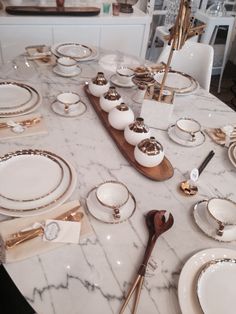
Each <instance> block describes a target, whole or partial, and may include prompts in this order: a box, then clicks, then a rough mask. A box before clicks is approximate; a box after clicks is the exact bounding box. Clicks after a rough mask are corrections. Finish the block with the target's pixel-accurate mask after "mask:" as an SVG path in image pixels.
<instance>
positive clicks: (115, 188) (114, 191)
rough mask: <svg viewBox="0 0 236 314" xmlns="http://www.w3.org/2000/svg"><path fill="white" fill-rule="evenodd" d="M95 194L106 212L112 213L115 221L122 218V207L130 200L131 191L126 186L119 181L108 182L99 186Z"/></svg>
mask: <svg viewBox="0 0 236 314" xmlns="http://www.w3.org/2000/svg"><path fill="white" fill-rule="evenodd" d="M95 194H96V198H97V200H98V202H99V203H100V204H101V205H102V208H103V209H104V212H106V213H110V212H111V211H112V215H113V217H114V218H115V219H120V218H121V207H122V206H124V205H125V204H126V203H127V202H128V199H129V190H128V188H127V187H126V185H124V184H123V183H121V182H119V181H106V182H103V183H101V184H100V185H98V187H97V189H96V192H95Z"/></svg>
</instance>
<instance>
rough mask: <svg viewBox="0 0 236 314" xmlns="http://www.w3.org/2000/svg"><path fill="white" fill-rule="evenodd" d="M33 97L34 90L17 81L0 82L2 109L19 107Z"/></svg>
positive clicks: (0, 105) (0, 107) (0, 106)
mask: <svg viewBox="0 0 236 314" xmlns="http://www.w3.org/2000/svg"><path fill="white" fill-rule="evenodd" d="M31 99H32V90H31V89H30V88H29V87H28V86H26V85H25V84H20V83H16V82H1V83H0V110H3V109H6V110H8V109H12V108H18V107H21V106H23V105H25V104H27V103H28V102H29V101H30V100H31Z"/></svg>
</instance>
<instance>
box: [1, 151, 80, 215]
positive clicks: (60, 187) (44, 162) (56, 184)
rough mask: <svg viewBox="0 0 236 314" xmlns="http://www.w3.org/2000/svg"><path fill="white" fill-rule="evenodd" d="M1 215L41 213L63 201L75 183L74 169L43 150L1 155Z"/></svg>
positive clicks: (70, 192) (68, 195)
mask: <svg viewBox="0 0 236 314" xmlns="http://www.w3.org/2000/svg"><path fill="white" fill-rule="evenodd" d="M0 177H1V181H0V214H3V215H7V216H13V217H26V216H32V215H38V214H41V213H43V212H45V211H49V210H51V209H53V208H55V207H57V206H59V205H61V204H62V203H64V202H65V201H66V200H67V199H68V198H69V197H70V195H71V194H72V192H73V190H74V188H75V185H76V178H77V176H76V172H75V170H74V168H73V167H72V166H71V165H70V164H69V163H68V162H67V161H66V160H64V159H63V158H61V157H60V156H58V155H56V154H54V153H51V152H47V151H43V150H20V151H16V152H14V153H9V154H6V155H4V156H3V157H1V158H0Z"/></svg>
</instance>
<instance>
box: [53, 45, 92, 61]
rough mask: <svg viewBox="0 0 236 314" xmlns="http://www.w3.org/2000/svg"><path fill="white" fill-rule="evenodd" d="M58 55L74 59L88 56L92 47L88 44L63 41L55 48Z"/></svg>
mask: <svg viewBox="0 0 236 314" xmlns="http://www.w3.org/2000/svg"><path fill="white" fill-rule="evenodd" d="M55 50H56V52H57V54H58V55H60V56H63V57H70V58H74V59H77V60H79V59H84V58H88V57H89V56H91V54H92V49H91V48H90V47H88V46H85V45H82V44H79V43H64V44H59V45H57V46H56V48H55Z"/></svg>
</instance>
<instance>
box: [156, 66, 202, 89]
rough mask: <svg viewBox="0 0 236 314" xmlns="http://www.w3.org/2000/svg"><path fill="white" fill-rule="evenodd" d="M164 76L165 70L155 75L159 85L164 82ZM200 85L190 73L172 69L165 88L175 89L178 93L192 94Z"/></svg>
mask: <svg viewBox="0 0 236 314" xmlns="http://www.w3.org/2000/svg"><path fill="white" fill-rule="evenodd" d="M163 76H164V72H160V73H157V74H155V75H154V79H155V80H156V82H157V83H158V84H159V85H161V83H162V80H163ZM198 86H199V85H198V82H197V81H196V80H195V79H194V78H192V77H191V76H190V75H188V74H185V73H182V72H178V71H172V70H171V71H169V72H168V74H167V78H166V82H165V88H167V89H171V90H173V91H174V92H175V94H176V95H189V94H192V93H193V92H194V91H195V90H196V89H197V88H198Z"/></svg>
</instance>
